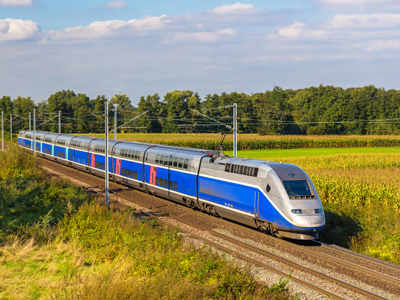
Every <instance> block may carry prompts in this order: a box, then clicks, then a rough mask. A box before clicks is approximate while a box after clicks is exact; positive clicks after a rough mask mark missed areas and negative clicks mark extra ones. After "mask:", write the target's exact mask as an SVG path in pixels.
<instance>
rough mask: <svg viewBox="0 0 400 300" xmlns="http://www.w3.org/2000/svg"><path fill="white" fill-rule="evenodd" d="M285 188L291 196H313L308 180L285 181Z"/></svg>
mask: <svg viewBox="0 0 400 300" xmlns="http://www.w3.org/2000/svg"><path fill="white" fill-rule="evenodd" d="M283 186H284V187H285V189H286V192H287V193H288V195H289V197H290V196H312V194H311V190H310V187H309V186H308V183H307V181H306V180H284V181H283Z"/></svg>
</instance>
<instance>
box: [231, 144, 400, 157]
mask: <svg viewBox="0 0 400 300" xmlns="http://www.w3.org/2000/svg"><path fill="white" fill-rule="evenodd" d="M362 153H364V154H368V153H370V154H374V153H400V147H353V148H309V149H279V150H246V151H241V150H239V151H238V153H237V155H238V157H247V158H254V159H262V160H272V159H273V158H285V157H300V156H307V157H309V156H327V155H338V154H362ZM225 154H226V155H229V156H232V155H233V151H225Z"/></svg>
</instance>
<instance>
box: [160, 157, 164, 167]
mask: <svg viewBox="0 0 400 300" xmlns="http://www.w3.org/2000/svg"><path fill="white" fill-rule="evenodd" d="M160 164H161V165H163V164H164V155H161V157H160Z"/></svg>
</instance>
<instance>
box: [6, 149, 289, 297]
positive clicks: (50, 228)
mask: <svg viewBox="0 0 400 300" xmlns="http://www.w3.org/2000/svg"><path fill="white" fill-rule="evenodd" d="M134 215H135V211H134V210H125V211H119V210H113V209H107V208H106V207H104V206H103V205H98V204H96V203H95V202H94V200H93V199H90V198H89V197H88V194H87V192H86V191H85V190H83V189H81V188H78V187H75V186H73V185H70V184H69V183H68V182H67V181H65V180H62V179H61V180H60V179H57V178H52V177H51V176H49V175H48V174H46V173H44V172H43V171H42V170H41V168H40V167H39V166H38V165H37V162H36V161H35V160H34V157H33V156H32V155H30V154H27V153H26V152H24V151H23V150H21V149H18V148H16V147H8V148H7V149H6V151H5V152H2V151H0V299H71V300H72V299H157V300H158V299H295V298H296V297H292V296H290V295H289V294H288V291H287V289H286V287H285V286H286V283H287V281H280V282H278V283H277V284H275V285H272V286H269V287H268V286H265V285H261V284H259V283H258V282H257V281H256V279H255V278H254V277H253V276H252V275H251V273H250V270H248V269H247V268H239V267H238V266H236V265H234V264H232V263H230V262H229V261H228V260H227V259H226V258H225V257H220V256H217V255H215V254H213V253H212V251H211V250H210V249H209V248H208V247H204V248H201V249H198V248H194V247H191V246H190V245H188V244H186V243H185V242H184V241H183V240H182V236H181V235H180V234H179V233H178V232H177V231H176V230H171V229H168V228H166V227H164V226H161V225H160V224H159V223H158V222H157V220H155V219H136V218H134Z"/></svg>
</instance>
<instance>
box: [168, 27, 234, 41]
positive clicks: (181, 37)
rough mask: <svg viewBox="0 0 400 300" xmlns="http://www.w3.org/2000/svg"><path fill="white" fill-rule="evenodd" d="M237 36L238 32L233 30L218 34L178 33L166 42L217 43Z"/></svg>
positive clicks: (224, 30) (218, 32)
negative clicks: (225, 38)
mask: <svg viewBox="0 0 400 300" xmlns="http://www.w3.org/2000/svg"><path fill="white" fill-rule="evenodd" d="M235 34H236V31H235V30H233V29H231V28H226V29H222V30H219V31H216V32H177V33H173V34H172V35H171V36H169V38H168V39H167V40H166V41H167V42H172V41H174V42H176V41H199V42H216V41H218V40H220V39H222V38H224V37H228V36H233V35H235Z"/></svg>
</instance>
